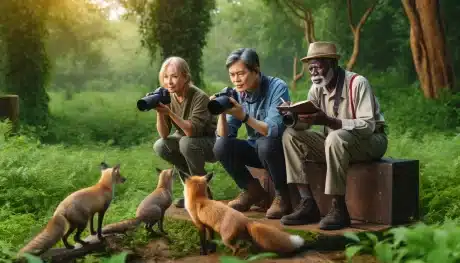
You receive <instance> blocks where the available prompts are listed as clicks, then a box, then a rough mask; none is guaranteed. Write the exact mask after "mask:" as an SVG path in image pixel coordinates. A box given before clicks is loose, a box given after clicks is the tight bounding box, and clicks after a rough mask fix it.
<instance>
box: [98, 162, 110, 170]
mask: <svg viewBox="0 0 460 263" xmlns="http://www.w3.org/2000/svg"><path fill="white" fill-rule="evenodd" d="M100 167H101V171H103V170H105V169H107V168H109V165H108V164H107V163H106V162H101V165H100Z"/></svg>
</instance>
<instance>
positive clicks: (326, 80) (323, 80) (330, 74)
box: [310, 68, 334, 87]
mask: <svg viewBox="0 0 460 263" xmlns="http://www.w3.org/2000/svg"><path fill="white" fill-rule="evenodd" d="M333 77H334V71H333V70H332V68H329V70H328V71H327V73H326V77H324V76H312V77H311V78H310V79H311V81H312V83H313V85H314V86H319V87H325V86H327V84H329V82H331V80H332V78H333ZM314 80H321V82H319V83H318V84H316V83H315V82H313V81H314Z"/></svg>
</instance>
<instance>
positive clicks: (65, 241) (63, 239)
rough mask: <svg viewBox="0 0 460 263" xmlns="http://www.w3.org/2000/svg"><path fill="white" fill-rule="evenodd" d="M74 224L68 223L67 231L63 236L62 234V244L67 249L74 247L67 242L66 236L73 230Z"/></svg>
mask: <svg viewBox="0 0 460 263" xmlns="http://www.w3.org/2000/svg"><path fill="white" fill-rule="evenodd" d="M75 228H76V227H75V226H74V225H72V224H71V225H70V226H69V229H68V230H67V232H66V233H65V234H64V236H62V243H64V246H65V247H66V248H67V249H74V248H75V247H74V246H73V245H71V244H69V242H68V241H67V238H69V236H70V234H72V232H73V231H74V230H75Z"/></svg>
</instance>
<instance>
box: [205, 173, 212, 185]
mask: <svg viewBox="0 0 460 263" xmlns="http://www.w3.org/2000/svg"><path fill="white" fill-rule="evenodd" d="M213 176H214V173H213V172H210V173H207V174H206V175H205V176H204V178H206V182H208V183H209V182H210V181H211V179H212V177H213Z"/></svg>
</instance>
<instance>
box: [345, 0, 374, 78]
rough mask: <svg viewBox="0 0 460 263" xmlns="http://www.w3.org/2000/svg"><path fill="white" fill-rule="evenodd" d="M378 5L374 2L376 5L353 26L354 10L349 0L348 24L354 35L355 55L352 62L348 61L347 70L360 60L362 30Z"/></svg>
mask: <svg viewBox="0 0 460 263" xmlns="http://www.w3.org/2000/svg"><path fill="white" fill-rule="evenodd" d="M377 3H378V0H376V1H374V3H373V4H372V5H371V6H370V7H369V8H368V9H367V10H366V12H364V14H363V16H362V17H361V19H360V20H359V23H358V24H357V25H356V26H355V25H354V24H353V12H352V10H353V8H352V6H351V0H347V8H348V23H349V25H350V29H351V33H352V34H353V53H352V54H351V57H350V60H348V63H347V70H352V69H353V66H354V65H355V63H356V60H357V59H358V54H359V43H360V41H361V29H362V27H363V26H364V24H365V23H366V20H367V18H369V16H370V15H371V13H372V12H373V11H374V9H375V6H376V5H377Z"/></svg>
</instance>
